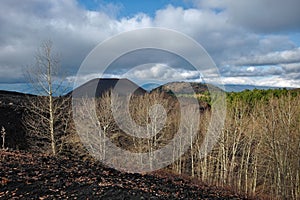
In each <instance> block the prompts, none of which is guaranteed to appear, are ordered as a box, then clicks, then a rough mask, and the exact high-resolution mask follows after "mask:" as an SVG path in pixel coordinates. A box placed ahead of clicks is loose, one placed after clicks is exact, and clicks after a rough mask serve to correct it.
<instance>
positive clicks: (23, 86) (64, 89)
mask: <svg viewBox="0 0 300 200" xmlns="http://www.w3.org/2000/svg"><path fill="white" fill-rule="evenodd" d="M53 88H54V89H56V88H58V89H57V90H55V93H54V96H62V95H64V94H66V93H68V92H70V91H71V90H72V88H71V87H70V86H67V85H61V86H59V85H57V84H53ZM0 90H2V91H11V92H19V93H24V94H33V95H46V94H42V93H41V92H39V91H37V90H36V89H35V88H34V87H33V86H32V85H31V84H29V83H14V84H0Z"/></svg>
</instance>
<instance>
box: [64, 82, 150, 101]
mask: <svg viewBox="0 0 300 200" xmlns="http://www.w3.org/2000/svg"><path fill="white" fill-rule="evenodd" d="M116 85H118V87H119V91H118V92H119V94H121V95H124V94H128V93H131V92H132V91H131V89H132V88H135V91H134V94H145V93H146V90H144V89H143V88H141V87H139V86H138V85H136V84H135V83H134V82H132V81H130V80H128V79H116V78H101V79H100V78H98V79H93V80H90V81H88V82H86V83H84V84H83V85H81V86H79V87H77V88H75V89H74V90H73V91H71V92H69V93H68V95H72V96H73V97H101V96H102V94H103V93H104V92H106V91H109V90H111V89H113V88H114V87H115V86H116Z"/></svg>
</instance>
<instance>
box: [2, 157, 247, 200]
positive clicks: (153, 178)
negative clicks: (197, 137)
mask: <svg viewBox="0 0 300 200" xmlns="http://www.w3.org/2000/svg"><path fill="white" fill-rule="evenodd" d="M0 160H1V162H0V168H1V171H0V181H1V182H0V186H1V187H0V198H1V199H29V198H30V199H67V198H72V199H88V198H91V199H94V198H97V199H110V200H112V199H132V200H133V199H220V200H221V199H236V200H237V199H247V198H245V197H243V196H240V195H237V194H235V193H234V192H231V191H229V190H226V189H222V188H218V187H212V186H207V185H205V184H199V183H198V184H197V183H196V182H195V181H194V182H193V181H192V180H187V179H183V178H182V177H179V176H174V175H172V176H170V175H168V174H164V173H159V172H157V173H154V174H148V175H147V174H145V175H142V174H129V173H124V172H119V171H116V170H114V169H110V168H107V167H104V166H102V165H101V164H100V163H94V162H93V161H88V160H86V161H82V160H79V159H74V158H73V159H71V158H62V157H61V158H56V157H51V156H46V155H43V154H30V153H24V152H18V151H11V152H4V151H0Z"/></svg>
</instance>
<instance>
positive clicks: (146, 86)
mask: <svg viewBox="0 0 300 200" xmlns="http://www.w3.org/2000/svg"><path fill="white" fill-rule="evenodd" d="M159 86H161V84H158V83H146V84H143V85H141V88H143V89H144V90H147V91H149V92H150V91H151V90H153V89H155V88H158V87H159Z"/></svg>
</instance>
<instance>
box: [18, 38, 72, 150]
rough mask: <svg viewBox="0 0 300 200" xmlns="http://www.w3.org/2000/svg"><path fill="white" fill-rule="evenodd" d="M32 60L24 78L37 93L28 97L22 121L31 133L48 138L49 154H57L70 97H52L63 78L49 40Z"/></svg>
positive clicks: (61, 87) (61, 91)
mask: <svg viewBox="0 0 300 200" xmlns="http://www.w3.org/2000/svg"><path fill="white" fill-rule="evenodd" d="M35 61H36V62H35V64H34V65H33V66H30V67H28V68H27V71H26V78H28V80H29V81H30V83H31V86H32V87H33V88H34V90H35V91H36V93H37V94H38V95H39V96H37V97H33V98H32V97H31V98H30V100H29V105H27V106H29V107H28V113H27V115H26V117H25V119H24V124H25V127H26V128H27V131H28V132H29V133H30V134H32V135H35V136H39V138H42V139H47V140H50V143H51V151H52V154H53V155H56V154H57V145H58V143H59V141H58V138H57V137H59V136H61V134H62V132H63V131H65V130H66V126H67V124H66V122H67V121H68V116H67V113H68V112H67V110H69V109H67V107H68V103H69V99H68V98H58V97H55V96H56V95H59V94H61V93H63V86H62V83H63V79H60V78H58V76H59V73H60V62H59V59H58V56H56V55H54V53H53V46H52V42H51V41H45V42H44V43H42V45H41V47H40V48H39V49H38V51H37V53H36V56H35Z"/></svg>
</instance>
